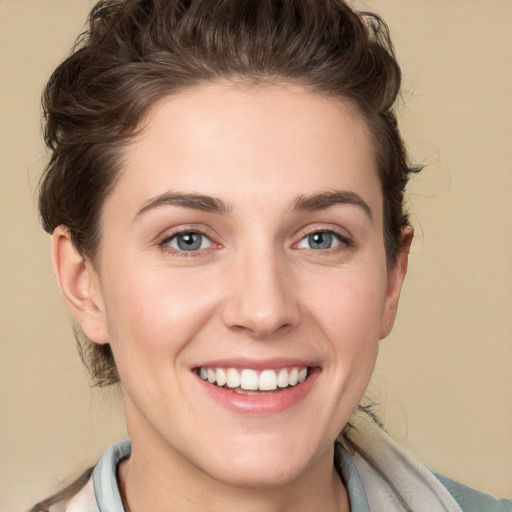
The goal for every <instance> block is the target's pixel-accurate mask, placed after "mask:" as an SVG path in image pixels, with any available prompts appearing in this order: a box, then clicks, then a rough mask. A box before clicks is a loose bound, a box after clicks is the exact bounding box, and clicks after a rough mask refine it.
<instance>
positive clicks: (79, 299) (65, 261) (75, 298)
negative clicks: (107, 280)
mask: <svg viewBox="0 0 512 512" xmlns="http://www.w3.org/2000/svg"><path fill="white" fill-rule="evenodd" d="M51 258H52V264H53V271H54V272H55V277H56V278H57V282H58V284H59V287H60V290H61V292H62V295H63V296H64V300H65V301H66V304H67V305H68V307H69V309H70V310H71V313H72V314H73V316H74V317H75V318H76V320H77V321H78V323H79V324H80V326H81V327H82V329H83V331H84V333H85V335H86V336H87V337H88V338H89V339H90V340H92V341H94V342H96V343H99V344H105V343H108V339H109V337H108V331H107V323H106V316H105V307H104V303H103V297H102V294H101V286H100V281H99V278H98V274H97V272H96V270H95V269H94V267H93V265H92V263H91V262H90V261H89V260H86V259H84V258H83V257H82V256H81V255H80V254H79V253H78V251H77V250H76V248H75V246H74V244H73V242H72V240H71V235H70V233H69V230H68V229H67V228H66V227H65V226H59V227H57V228H55V230H54V232H53V235H52V244H51Z"/></svg>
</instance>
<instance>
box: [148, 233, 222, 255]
mask: <svg viewBox="0 0 512 512" xmlns="http://www.w3.org/2000/svg"><path fill="white" fill-rule="evenodd" d="M180 235H199V236H201V237H205V238H206V239H207V240H209V241H210V243H211V244H212V245H215V244H214V242H212V240H211V239H210V237H209V236H208V235H207V234H206V233H205V232H204V231H202V230H200V229H182V230H180V231H176V232H174V233H172V234H170V235H166V236H165V237H164V238H162V239H161V240H160V241H158V243H157V245H158V247H159V248H160V249H161V250H162V251H164V252H168V253H172V254H173V255H174V256H177V257H179V258H190V257H194V256H200V255H202V254H204V251H205V250H208V249H209V248H207V249H198V250H191V251H187V250H185V249H181V250H180V249H176V248H174V247H171V246H170V245H169V244H170V242H171V241H172V240H173V239H175V238H177V237H179V236H180Z"/></svg>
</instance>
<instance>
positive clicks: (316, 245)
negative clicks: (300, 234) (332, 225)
mask: <svg viewBox="0 0 512 512" xmlns="http://www.w3.org/2000/svg"><path fill="white" fill-rule="evenodd" d="M309 242H310V245H311V247H312V248H313V249H329V247H331V243H332V235H331V234H330V233H313V234H312V235H310V236H309Z"/></svg>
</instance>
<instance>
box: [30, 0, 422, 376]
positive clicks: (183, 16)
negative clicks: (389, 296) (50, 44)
mask: <svg viewBox="0 0 512 512" xmlns="http://www.w3.org/2000/svg"><path fill="white" fill-rule="evenodd" d="M226 79H227V80H232V81H234V82H242V83H255V84H258V83H265V82H276V81H279V82H288V83H293V84H297V85H301V86H303V87H305V88H307V89H308V90H312V91H316V92H318V93H319V94H324V95H327V96H329V97H334V98H338V99H341V100H343V101H346V102H348V103H349V104H350V105H351V106H352V107H353V108H354V109H355V110H356V111H357V112H358V113H359V114H360V115H361V116H362V118H363V119H364V120H365V122H366V124H367V126H368V128H369V132H370V134H371V137H372V143H373V149H374V158H375V161H376V166H377V169H378V173H379V178H380V182H381V186H382V192H383V198H384V212H383V216H384V241H385V247H386V254H387V260H388V265H391V264H393V262H394V261H395V260H396V257H397V254H398V252H399V251H400V247H401V232H402V228H403V227H404V226H405V225H407V223H408V219H407V215H406V213H405V212H404V207H403V202H404V188H405V185H406V183H407V179H408V177H409V174H410V172H413V171H414V169H413V168H411V167H409V165H408V163H407V158H406V152H405V149H404V145H403V142H402V140H401V137H400V134H399V131H398V127H397V122H396V117H395V114H394V112H393V110H392V107H393V104H394V102H395V99H396V97H397V94H398V92H399V89H400V83H401V73H400V68H399V66H398V64H397V62H396V60H395V57H394V51H393V47H392V44H391V41H390V39H389V33H388V29H387V27H386V25H385V24H384V22H383V21H382V20H381V19H380V18H379V17H378V16H376V15H375V14H372V13H356V12H355V11H353V10H352V9H351V8H350V7H349V6H348V5H347V4H346V3H345V2H344V1H343V0H104V1H101V2H99V3H98V4H97V5H96V7H95V8H94V9H93V10H92V12H91V14H90V17H89V26H88V29H87V30H86V32H84V33H83V34H82V35H81V36H80V37H79V38H78V40H77V42H76V44H75V47H74V49H73V52H72V53H71V55H70V56H69V57H68V58H67V59H66V60H65V61H64V62H63V63H62V64H61V65H60V66H59V67H58V68H57V69H56V70H55V72H54V73H53V75H52V77H51V78H50V80H49V82H48V84H47V86H46V89H45V92H44V96H43V109H44V119H45V130H44V136H45V142H46V144H47V146H48V147H49V148H50V150H51V159H50V162H49V164H48V166H47V168H46V171H45V173H44V175H43V177H42V181H41V185H40V198H39V207H40V215H41V219H42V224H43V226H44V228H45V230H46V231H48V232H50V233H51V232H53V230H54V229H55V228H56V227H57V226H59V225H64V226H66V227H67V228H68V229H69V232H70V235H71V238H72V241H73V243H74V245H75V247H76V249H77V250H78V252H79V253H80V254H82V256H84V257H85V258H90V259H91V260H92V261H94V258H95V256H96V254H97V251H98V244H99V242H100V238H101V224H100V215H101V210H102V205H103V202H104V200H105V198H106V197H107V195H108V193H109V191H110V190H111V189H112V187H113V186H114V184H115V182H116V176H117V173H118V170H119V165H120V164H119V161H120V157H121V156H122V153H123V148H124V147H125V146H126V144H127V143H129V142H130V141H131V140H132V139H133V137H134V136H135V134H136V133H137V130H138V129H139V128H140V126H141V121H142V120H143V118H144V116H145V114H147V112H148V110H149V109H150V108H151V107H152V106H153V105H154V104H155V102H156V101H158V100H159V99H161V98H163V97H164V96H167V95H169V94H173V93H176V92H179V91H181V90H183V89H186V88H189V87H192V86H197V85H200V84H202V83H208V82H212V81H217V80H226ZM77 331H78V336H77V339H78V340H79V347H80V352H81V355H82V359H83V360H84V363H85V364H86V366H87V367H88V368H89V370H90V372H91V376H92V378H93V382H94V383H95V384H98V385H107V384H111V383H114V382H116V381H117V380H118V379H119V377H118V374H117V370H116V366H115V363H114V359H113V356H112V352H111V350H110V346H109V345H97V344H95V343H92V342H91V341H89V340H87V338H86V337H85V335H84V334H83V333H82V332H81V329H80V328H78V327H77Z"/></svg>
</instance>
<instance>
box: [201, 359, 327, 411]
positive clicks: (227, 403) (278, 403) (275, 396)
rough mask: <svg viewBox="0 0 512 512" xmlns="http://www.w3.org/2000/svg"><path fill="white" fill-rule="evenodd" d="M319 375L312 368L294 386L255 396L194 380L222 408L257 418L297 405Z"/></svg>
mask: <svg viewBox="0 0 512 512" xmlns="http://www.w3.org/2000/svg"><path fill="white" fill-rule="evenodd" d="M319 374H320V370H319V369H318V368H313V369H311V370H310V373H309V376H308V378H307V379H306V380H305V381H304V382H301V383H300V384H297V385H296V386H289V387H287V388H283V389H282V390H280V391H276V392H275V393H268V394H257V395H242V394H240V393H237V392H236V391H231V390H230V389H225V388H220V387H218V386H215V385H214V384H210V383H209V382H208V381H207V380H203V379H201V377H199V375H197V374H196V378H197V380H198V382H199V384H200V385H201V386H202V388H203V389H204V390H205V391H206V392H207V393H208V395H209V396H210V397H211V398H213V400H215V401H216V402H217V403H219V404H220V405H222V406H223V407H226V408H227V409H230V410H232V411H235V412H237V413H240V414H250V415H256V416H258V415H267V414H278V413H280V412H283V411H286V410H287V409H289V408H291V407H293V406H294V405H296V404H298V403H299V402H300V401H302V400H303V399H304V398H305V397H306V395H307V394H308V393H309V391H310V390H311V388H312V386H313V384H314V382H315V380H316V378H317V377H318V375H319Z"/></svg>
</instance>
